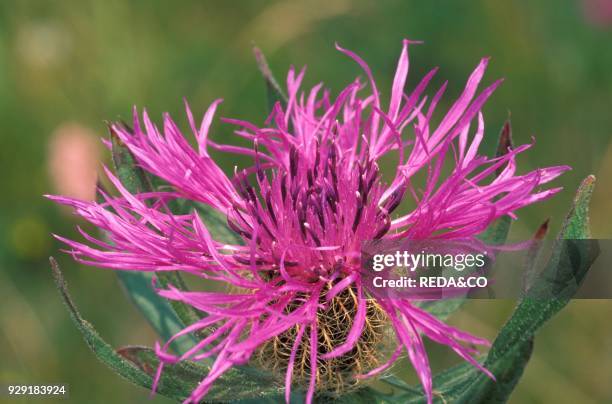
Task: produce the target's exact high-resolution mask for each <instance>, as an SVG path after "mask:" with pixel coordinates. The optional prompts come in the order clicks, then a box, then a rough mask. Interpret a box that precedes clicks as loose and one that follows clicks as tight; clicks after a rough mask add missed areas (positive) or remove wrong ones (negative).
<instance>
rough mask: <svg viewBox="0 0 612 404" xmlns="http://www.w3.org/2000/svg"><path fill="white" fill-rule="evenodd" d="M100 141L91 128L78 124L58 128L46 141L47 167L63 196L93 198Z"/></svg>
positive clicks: (54, 183)
mask: <svg viewBox="0 0 612 404" xmlns="http://www.w3.org/2000/svg"><path fill="white" fill-rule="evenodd" d="M98 146H99V143H98V141H97V139H96V136H95V134H94V133H93V132H92V131H91V129H89V128H86V127H83V126H81V125H79V124H77V123H65V124H62V125H61V126H60V127H58V128H57V129H56V130H55V131H54V132H53V134H52V135H51V139H50V140H49V151H48V167H49V176H50V177H51V182H52V184H53V187H54V188H55V190H56V191H57V192H59V193H60V194H62V195H65V196H69V197H72V198H78V199H83V200H87V201H93V200H94V198H95V196H96V195H95V194H96V180H97V178H98V173H97V171H98V167H99V164H100V150H99V147H98Z"/></svg>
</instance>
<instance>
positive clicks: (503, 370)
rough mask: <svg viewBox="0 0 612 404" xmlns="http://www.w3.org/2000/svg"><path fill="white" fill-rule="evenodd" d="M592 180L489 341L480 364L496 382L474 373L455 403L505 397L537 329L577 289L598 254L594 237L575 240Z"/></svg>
mask: <svg viewBox="0 0 612 404" xmlns="http://www.w3.org/2000/svg"><path fill="white" fill-rule="evenodd" d="M593 183H594V177H592V176H590V177H588V178H587V179H586V180H584V181H583V183H582V184H581V186H580V187H579V189H578V192H577V194H576V198H575V199H574V203H573V206H572V208H571V209H570V212H569V213H568V216H567V218H566V220H565V224H564V226H563V229H562V230H561V232H560V234H559V236H558V238H557V240H556V242H555V244H554V246H553V252H552V254H551V257H550V259H549V261H548V263H547V265H546V267H545V268H544V270H543V271H542V273H541V274H539V275H538V276H537V277H535V278H534V280H533V284H532V285H531V287H530V288H529V290H528V291H527V293H526V296H525V297H524V298H523V299H522V300H521V301H520V303H519V304H518V305H517V307H516V309H515V311H514V313H513V314H512V316H511V317H510V319H509V320H508V321H507V322H506V324H505V325H504V327H503V328H502V329H501V331H500V332H499V334H498V336H497V338H496V339H495V341H494V342H493V346H492V347H491V349H490V351H489V353H488V355H487V359H486V360H485V362H484V366H485V367H487V368H488V369H489V370H491V372H493V374H495V376H496V378H497V382H494V381H492V380H490V379H488V378H487V377H486V376H485V375H478V376H477V377H476V378H475V379H474V381H473V382H471V383H470V384H469V385H468V387H466V388H465V390H464V391H463V392H462V393H461V399H460V400H457V402H461V403H463V402H465V403H468V402H469V403H472V402H482V403H489V402H505V401H507V400H508V397H509V396H510V394H511V393H512V390H513V389H514V387H515V386H516V384H517V383H518V380H519V378H520V377H521V375H522V373H523V369H524V368H525V366H526V365H527V362H528V361H529V358H530V356H531V351H532V348H533V339H534V337H535V334H536V332H537V330H538V329H539V328H540V327H541V326H542V325H543V324H544V323H545V322H546V321H548V320H549V319H551V318H552V317H553V316H554V315H555V314H556V313H558V312H559V311H560V310H561V309H562V308H563V307H565V306H566V305H567V303H569V301H570V299H571V298H572V297H573V296H574V294H575V293H576V292H577V291H578V289H579V287H580V285H581V283H582V281H583V279H584V276H586V273H587V271H588V270H589V268H590V267H591V265H592V263H593V261H594V260H595V258H596V257H597V255H598V253H599V249H598V245H597V243H596V241H595V240H592V242H591V240H583V241H576V239H586V238H588V236H589V226H588V204H589V201H590V196H591V194H592V191H593ZM537 236H539V235H538V234H536V237H537ZM569 237H572V239H570V238H569Z"/></svg>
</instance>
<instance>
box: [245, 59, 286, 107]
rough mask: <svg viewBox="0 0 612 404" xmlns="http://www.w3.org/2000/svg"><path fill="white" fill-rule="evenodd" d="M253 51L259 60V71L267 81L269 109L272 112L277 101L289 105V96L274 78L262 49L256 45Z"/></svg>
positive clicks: (284, 105)
mask: <svg viewBox="0 0 612 404" xmlns="http://www.w3.org/2000/svg"><path fill="white" fill-rule="evenodd" d="M253 53H254V54H255V60H256V61H257V67H259V71H260V72H261V74H262V76H263V78H264V80H265V81H266V90H267V99H268V111H269V112H272V109H273V108H274V105H275V104H276V103H277V102H280V103H281V105H282V106H283V108H284V107H286V106H287V96H286V95H285V93H284V92H283V90H282V89H281V87H280V86H279V85H278V82H277V81H276V79H275V78H274V75H273V74H272V71H271V70H270V67H269V66H268V62H267V61H266V58H265V56H264V54H263V53H262V51H261V50H260V49H259V48H257V47H254V48H253Z"/></svg>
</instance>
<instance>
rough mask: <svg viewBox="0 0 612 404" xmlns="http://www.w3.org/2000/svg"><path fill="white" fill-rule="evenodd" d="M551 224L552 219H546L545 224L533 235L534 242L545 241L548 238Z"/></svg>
mask: <svg viewBox="0 0 612 404" xmlns="http://www.w3.org/2000/svg"><path fill="white" fill-rule="evenodd" d="M549 222H550V218H548V219H546V220H545V221H544V223H542V224H541V225H540V227H538V230H536V232H535V234H534V235H533V239H534V240H543V239H544V237H546V234H547V233H548V224H549Z"/></svg>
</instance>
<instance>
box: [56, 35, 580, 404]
mask: <svg viewBox="0 0 612 404" xmlns="http://www.w3.org/2000/svg"><path fill="white" fill-rule="evenodd" d="M409 43H410V42H409V41H404V43H403V48H402V52H401V55H400V58H399V62H398V66H397V71H396V73H395V78H394V80H393V86H392V89H391V97H390V100H389V103H388V107H387V108H385V107H383V102H382V101H381V100H380V96H379V93H378V90H377V88H376V85H375V83H374V79H373V78H372V74H371V72H370V69H369V67H368V66H367V65H366V63H365V62H364V61H363V60H362V59H361V58H359V56H357V55H355V54H354V53H352V52H350V51H348V50H345V49H342V48H340V47H338V49H339V50H340V51H341V52H342V53H344V54H346V55H348V56H349V57H350V58H352V59H353V60H355V61H356V62H357V63H358V64H359V65H360V66H361V67H362V68H363V70H364V71H365V73H366V76H367V79H368V84H369V91H370V92H369V93H367V94H365V95H364V94H363V93H364V92H365V89H366V88H367V86H366V85H364V84H363V83H362V82H360V81H359V80H355V81H353V82H352V83H351V84H349V85H348V86H347V87H346V88H345V89H344V90H343V91H342V92H340V94H339V95H338V96H337V97H336V98H335V99H333V98H332V97H331V96H330V93H329V92H328V91H327V90H323V89H322V85H321V84H319V85H317V86H315V87H314V88H313V89H312V90H311V91H309V92H307V93H302V92H300V84H301V82H302V79H303V77H304V71H301V72H299V73H296V72H295V71H294V70H293V69H291V70H290V71H289V74H288V76H287V91H288V101H287V105H286V107H284V108H283V107H282V106H281V104H280V103H277V104H276V106H275V107H274V110H273V112H272V113H271V115H270V116H269V117H268V119H267V121H266V123H265V125H264V126H263V127H259V126H257V125H255V124H253V123H250V122H244V121H240V120H235V119H225V120H224V121H225V122H228V123H231V124H233V125H235V126H236V127H237V129H236V131H235V133H236V134H237V135H239V136H241V137H243V138H245V139H247V140H248V141H249V142H251V143H252V147H241V146H228V145H220V144H217V143H215V142H213V141H212V140H210V139H209V128H210V125H211V122H212V120H213V115H214V113H215V110H216V108H217V106H218V104H219V102H220V100H217V101H215V102H214V103H213V104H212V105H211V106H210V107H209V109H208V111H206V113H205V114H204V118H203V120H202V122H201V124H200V126H199V127H196V124H195V122H194V118H193V116H192V113H191V111H190V109H189V107H187V117H188V121H189V124H190V127H191V130H192V131H193V133H194V135H195V138H196V140H197V150H195V149H193V148H192V147H191V145H190V144H189V143H188V141H187V140H186V139H185V138H184V137H183V135H182V134H181V132H180V130H179V129H178V127H177V126H176V124H175V123H174V122H173V121H172V119H171V118H170V117H169V116H168V115H165V116H164V120H163V131H160V130H158V128H157V127H156V126H155V125H154V124H153V123H152V122H151V120H150V119H149V116H148V115H147V113H146V112H144V113H143V121H144V125H142V124H141V123H140V121H139V119H138V116H137V112H136V111H134V128H133V129H129V128H127V127H126V126H125V125H121V124H115V125H113V126H112V130H113V131H114V132H115V133H116V135H117V136H118V137H119V138H120V140H121V141H122V142H123V143H125V145H126V146H127V147H128V148H129V150H130V151H131V152H132V153H133V154H134V156H135V157H136V159H137V160H138V162H139V164H140V165H141V166H142V167H143V168H144V169H145V170H147V171H148V172H150V173H151V174H153V175H155V176H157V177H159V178H161V179H163V180H165V181H166V182H167V183H169V184H171V185H172V186H173V188H174V191H172V192H170V191H167V192H154V193H148V194H138V195H132V194H130V193H129V192H128V191H127V190H126V189H125V187H124V186H123V185H122V184H121V182H120V181H119V180H118V179H117V178H116V177H115V176H114V175H113V174H112V173H111V172H109V171H108V170H107V174H108V176H109V178H110V180H111V181H112V182H113V184H114V185H115V187H116V188H117V189H118V191H119V193H120V194H121V195H120V196H119V197H110V196H106V202H104V203H92V202H83V201H78V200H74V199H70V198H64V197H52V199H54V200H56V201H58V202H60V203H63V204H67V205H70V206H72V207H74V208H75V209H76V212H77V214H79V215H80V216H82V217H84V218H85V219H87V220H88V221H90V222H91V223H93V224H94V225H95V226H97V227H98V228H99V229H101V230H103V231H104V232H106V233H107V234H108V236H109V238H110V240H111V243H107V242H104V241H101V240H99V239H97V238H95V237H94V236H92V235H89V234H86V233H84V232H83V236H84V237H85V238H86V240H87V241H88V242H89V243H88V244H85V243H81V242H77V241H72V240H68V239H65V238H62V237H58V238H59V239H60V240H62V241H64V242H65V243H66V244H67V245H68V246H70V248H71V253H72V254H73V255H74V257H75V259H76V260H78V261H80V262H83V263H86V264H91V265H100V266H104V267H108V268H115V269H121V270H134V271H168V270H179V271H182V272H187V273H190V274H194V275H197V276H200V277H202V278H205V279H209V280H213V281H218V282H220V283H221V284H227V285H230V286H231V287H230V288H229V290H230V291H228V292H211V291H202V292H199V291H196V292H186V291H182V290H179V289H176V288H174V287H170V288H169V289H162V290H158V293H159V294H160V295H161V296H164V297H165V298H167V299H172V300H178V301H181V302H184V303H186V304H189V305H191V306H193V307H194V308H196V309H198V310H200V311H202V312H204V313H206V314H207V316H206V317H205V318H203V319H202V320H200V321H198V322H196V323H195V324H192V325H190V326H189V327H187V328H186V329H185V330H184V331H182V332H181V333H180V334H178V335H176V336H175V337H174V338H177V337H179V336H180V335H183V334H185V333H189V332H193V331H196V330H209V331H208V333H207V336H206V337H205V338H203V339H202V340H201V341H200V342H199V343H198V344H197V345H195V346H194V347H193V348H192V349H191V350H189V351H188V352H185V353H184V354H182V355H180V356H176V355H173V354H171V353H169V352H168V346H169V342H166V344H165V345H163V346H158V347H157V352H158V355H159V358H160V360H161V361H162V363H166V364H168V363H175V362H177V361H181V360H195V361H197V360H201V359H204V358H208V357H213V358H214V365H213V366H212V369H211V370H210V373H209V374H208V375H207V376H206V378H205V379H204V380H202V382H201V383H200V384H199V385H198V387H197V388H196V389H195V390H194V391H193V392H192V394H191V397H190V398H189V399H188V400H187V401H188V402H198V401H199V400H201V399H202V398H204V397H205V395H206V394H207V392H208V390H209V389H210V387H211V385H212V384H213V383H214V382H215V380H216V379H218V378H220V377H222V375H223V373H224V372H226V371H227V370H228V369H230V368H231V367H232V366H235V365H240V364H245V363H247V362H249V363H253V362H257V363H259V364H260V365H262V366H264V367H266V368H268V369H271V370H272V371H279V372H281V373H283V374H284V378H285V386H286V389H285V391H286V399H287V401H288V400H289V395H290V389H291V387H292V382H293V383H296V382H297V383H300V384H302V382H303V384H304V385H306V386H308V387H307V402H309V403H310V402H312V400H313V396H314V394H315V391H321V390H326V391H329V390H336V391H341V390H343V389H345V388H347V386H350V385H354V384H355V383H358V381H359V380H360V379H362V378H365V377H370V376H374V375H376V374H379V373H381V372H383V371H384V370H385V369H387V368H389V367H390V366H391V365H392V364H393V363H394V362H395V361H396V360H397V359H398V358H399V357H400V355H401V354H402V353H403V352H404V351H405V352H407V354H408V356H409V358H410V360H411V362H412V364H413V366H414V368H415V370H416V372H417V374H418V377H419V378H420V380H421V383H422V385H423V388H424V391H425V394H426V396H427V400H428V402H431V401H432V394H433V393H432V376H431V370H430V366H429V361H428V357H427V354H426V352H425V348H424V344H423V339H424V338H425V337H426V338H429V339H431V340H433V341H435V342H438V343H440V344H444V345H448V346H449V347H450V348H451V349H452V350H453V351H455V352H456V353H457V354H458V355H459V356H460V357H462V358H463V359H465V360H466V361H469V362H470V363H472V364H473V365H474V366H476V367H478V368H480V369H481V370H482V371H483V372H485V373H487V374H488V375H489V376H491V377H492V375H491V374H490V372H489V371H488V370H486V369H484V368H483V367H482V366H481V365H480V364H479V363H478V362H477V361H476V360H475V359H474V358H473V357H472V355H473V354H474V353H476V350H475V349H474V348H472V347H470V345H472V344H478V345H487V344H488V342H487V341H486V340H485V339H482V338H478V337H474V336H471V335H470V334H467V333H465V332H462V331H459V330H457V329H455V328H453V327H450V326H448V325H446V324H444V323H443V322H441V321H440V320H438V319H437V318H435V317H433V316H432V315H430V314H428V313H427V312H425V311H423V310H421V309H419V308H417V307H416V306H415V305H413V302H411V301H410V300H408V299H377V298H375V297H373V296H370V295H369V294H368V292H367V291H366V290H364V284H363V282H362V276H361V274H360V271H359V268H360V259H359V256H360V245H361V242H362V241H364V240H372V239H401V238H411V239H428V238H443V239H453V238H470V237H473V236H475V235H477V234H479V233H481V232H482V231H483V230H485V229H486V228H487V226H488V225H489V224H490V223H491V222H492V221H493V220H495V219H496V218H498V217H501V216H504V215H509V216H511V217H515V214H514V212H515V211H516V210H517V209H519V208H521V207H523V206H526V205H529V204H531V203H534V202H537V201H541V200H543V199H546V198H548V197H550V196H551V195H553V194H554V193H556V192H558V191H559V190H560V188H553V189H548V190H543V191H542V190H540V186H541V185H542V184H545V183H547V182H549V181H551V180H552V179H554V178H555V177H557V176H559V175H560V174H561V173H563V172H564V171H566V170H568V169H569V168H568V167H566V166H558V167H549V168H543V169H538V170H535V171H532V172H528V173H526V174H522V175H517V174H516V172H515V170H516V163H515V158H516V155H517V154H518V153H520V152H522V151H525V150H526V149H528V148H529V147H530V145H524V146H520V147H517V148H515V149H512V150H508V152H507V153H506V154H505V155H503V156H502V157H496V158H488V157H485V156H480V155H478V153H477V152H478V146H479V144H480V142H481V141H482V139H483V136H484V120H483V116H482V113H481V112H480V111H481V108H482V106H483V104H484V103H485V101H486V100H487V99H488V98H489V96H490V95H491V94H492V93H493V91H494V90H495V89H496V88H497V87H498V86H499V84H500V83H501V80H499V81H496V82H494V83H493V84H492V85H490V86H489V87H486V88H485V89H484V90H482V91H481V92H480V93H478V91H477V89H478V86H479V84H480V82H481V80H482V77H483V74H484V72H485V68H486V66H487V62H488V60H487V59H483V60H481V62H480V63H479V64H478V66H477V67H476V69H475V70H474V72H473V73H472V74H471V76H470V77H469V79H468V82H467V84H466V86H465V89H464V90H463V92H462V93H461V95H460V96H459V97H458V98H457V100H456V101H455V102H454V103H453V105H452V106H451V108H450V109H449V110H448V111H447V112H446V113H445V114H444V116H443V118H442V119H441V121H440V122H439V123H438V124H437V125H434V124H433V123H432V114H433V112H434V110H435V108H436V105H437V104H438V102H439V101H440V98H441V97H442V95H443V93H444V90H445V88H446V83H444V85H442V87H441V88H440V89H439V90H438V91H437V92H436V93H435V95H434V96H433V98H431V99H430V100H429V99H428V98H427V97H426V96H424V91H425V89H426V87H427V85H428V83H429V82H430V80H431V79H432V77H433V76H434V74H435V73H436V70H435V69H434V70H433V71H431V72H430V73H428V74H427V75H426V76H425V77H424V78H423V79H422V80H421V81H420V82H419V84H418V85H417V86H416V88H415V89H414V90H412V92H410V93H405V91H404V87H405V83H406V78H407V75H408V68H409V60H408V45H409ZM428 101H429V102H428ZM474 121H475V124H473V123H474ZM474 126H475V128H474ZM473 129H475V130H473ZM209 148H214V149H217V150H221V151H225V152H230V153H236V154H244V155H247V156H250V157H252V159H253V161H254V164H253V166H251V167H249V168H246V169H244V170H235V173H234V175H233V176H231V177H228V176H227V175H226V174H225V173H224V172H223V170H221V168H220V167H219V166H218V165H217V164H216V163H215V162H214V161H213V159H212V158H211V157H210V155H209V152H208V150H209ZM390 153H392V154H393V155H395V156H396V157H395V158H397V159H398V162H397V166H396V170H395V173H394V178H393V180H392V181H391V182H390V184H386V183H385V182H384V181H383V180H382V179H381V175H380V173H379V168H378V162H379V161H380V159H381V158H382V157H383V156H386V155H388V154H390ZM448 160H451V161H453V167H452V170H451V172H450V174H448V175H447V176H445V177H442V166H443V163H444V162H445V161H447V162H448ZM423 170H427V174H428V175H427V179H426V181H425V184H423V185H422V186H421V187H418V188H417V187H416V186H415V185H414V184H413V179H414V175H415V174H416V173H417V172H420V171H423ZM496 172H499V173H500V174H499V175H497V176H496ZM171 198H186V199H190V200H193V201H197V202H199V203H203V204H206V205H208V206H210V207H212V208H213V209H215V210H217V211H218V212H220V213H222V214H223V215H225V216H227V222H228V225H229V227H230V228H231V229H232V230H233V231H234V232H235V233H236V234H237V235H239V236H240V238H241V239H242V240H243V243H242V244H235V245H234V244H226V243H223V242H221V241H218V240H215V239H213V237H212V236H211V233H210V231H209V229H207V226H206V225H205V223H204V221H203V220H202V219H201V218H200V216H199V215H198V214H197V213H196V212H193V213H190V214H182V215H176V214H172V213H169V210H168V209H166V203H165V202H166V201H168V200H169V199H171ZM405 199H411V200H412V201H413V203H414V204H415V205H416V208H415V209H414V210H412V211H411V212H409V213H406V214H402V215H394V211H395V210H396V208H397V207H398V206H399V205H400V203H401V202H402V201H403V200H405ZM145 202H146V203H145ZM111 208H112V209H111ZM388 329H389V330H392V331H393V332H392V333H388V332H387V331H386V330H388ZM389 338H390V339H391V340H392V342H393V344H394V348H392V349H391V350H390V352H389V353H388V354H387V355H386V357H384V355H385V350H384V349H382V350H381V349H379V346H380V345H381V344H384V343H385V342H386V340H387V339H389ZM162 367H163V365H162ZM160 371H161V367H160ZM158 376H159V373H158Z"/></svg>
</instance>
